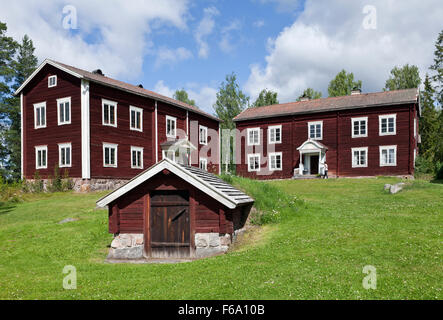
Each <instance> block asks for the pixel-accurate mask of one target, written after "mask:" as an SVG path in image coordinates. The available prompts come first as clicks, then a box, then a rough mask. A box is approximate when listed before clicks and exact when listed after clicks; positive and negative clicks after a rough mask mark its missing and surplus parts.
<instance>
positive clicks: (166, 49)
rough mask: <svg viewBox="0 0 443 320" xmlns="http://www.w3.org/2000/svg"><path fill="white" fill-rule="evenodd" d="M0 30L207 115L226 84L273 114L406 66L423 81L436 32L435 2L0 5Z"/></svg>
mask: <svg viewBox="0 0 443 320" xmlns="http://www.w3.org/2000/svg"><path fill="white" fill-rule="evenodd" d="M0 7H1V8H2V10H1V11H0V21H2V22H6V23H7V25H8V33H9V35H12V36H13V37H15V38H16V39H20V38H21V37H23V35H24V34H28V35H29V36H30V37H31V39H32V40H33V41H34V45H35V47H36V55H37V57H38V58H39V60H40V61H43V60H44V59H45V58H52V59H54V60H58V61H61V62H64V63H67V64H71V65H74V66H77V67H79V68H83V69H86V70H93V69H97V68H100V69H102V70H103V71H104V73H105V74H106V75H108V76H111V77H113V78H117V79H119V80H123V81H126V82H129V83H133V84H139V83H142V84H143V85H144V87H145V88H147V89H151V90H154V91H157V92H159V93H161V94H164V95H167V96H172V94H173V92H174V91H175V90H176V89H180V88H184V89H186V90H187V91H188V93H189V95H190V97H191V98H192V99H195V100H196V102H197V105H198V106H199V107H201V108H202V109H203V110H205V111H207V112H210V113H213V108H212V105H213V103H214V102H215V98H216V97H215V95H216V92H217V90H218V87H219V85H220V83H221V82H222V81H223V80H224V78H225V76H226V75H227V74H229V73H231V72H235V73H236V74H237V75H238V82H239V84H240V86H241V89H242V90H243V91H244V92H245V93H246V94H247V95H249V96H250V97H251V101H254V100H255V98H256V96H257V95H258V93H259V92H260V91H261V90H262V89H264V88H268V89H271V90H274V91H276V92H278V96H279V100H280V102H288V101H294V100H295V99H296V98H297V97H298V96H299V95H300V94H301V93H302V92H303V90H304V89H306V88H307V87H312V88H314V89H316V90H319V91H321V92H322V93H323V96H327V85H328V82H329V81H330V80H331V79H332V78H333V77H334V76H335V75H336V74H337V73H338V72H339V71H340V70H341V69H346V70H347V71H352V72H353V73H354V74H355V77H356V78H357V79H360V80H362V81H363V91H364V92H375V91H381V90H382V88H383V86H384V84H385V81H386V79H387V78H388V76H389V71H390V70H391V69H392V68H393V67H394V66H396V65H403V64H406V63H410V64H415V65H417V66H418V67H419V69H420V73H421V76H422V77H424V75H425V73H426V72H429V69H428V68H429V66H430V65H431V64H432V59H433V51H434V43H435V40H436V38H437V35H438V33H439V32H440V31H441V30H442V28H443V24H442V22H441V21H442V19H441V18H442V17H443V5H442V2H441V0H427V1H426V5H423V3H422V2H420V1H416V0H401V1H400V0H371V1H366V0H352V1H350V0H241V1H228V0H223V1H216V0H207V1H203V0H201V1H190V0H162V1H157V0H131V1H123V0H108V1H91V0H71V1H63V0H58V1H44V2H42V1H33V0H21V1H13V2H11V1H9V0H0Z"/></svg>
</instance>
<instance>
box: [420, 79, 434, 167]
mask: <svg viewBox="0 0 443 320" xmlns="http://www.w3.org/2000/svg"><path fill="white" fill-rule="evenodd" d="M424 85H425V88H424V91H423V92H421V97H420V98H421V108H422V113H421V119H420V126H419V127H420V135H421V144H420V155H421V156H422V157H424V158H425V159H427V160H429V161H430V162H434V161H435V160H437V159H435V150H436V149H437V147H438V143H439V141H438V140H439V137H438V129H439V123H438V112H437V110H436V108H435V105H434V93H435V92H434V89H433V88H432V85H431V81H430V79H429V76H428V75H426V78H425V83H424Z"/></svg>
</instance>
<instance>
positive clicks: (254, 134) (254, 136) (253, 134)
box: [246, 128, 260, 146]
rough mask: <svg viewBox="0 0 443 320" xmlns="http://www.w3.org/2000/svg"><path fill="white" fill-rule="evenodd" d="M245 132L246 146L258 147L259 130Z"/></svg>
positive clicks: (251, 129)
mask: <svg viewBox="0 0 443 320" xmlns="http://www.w3.org/2000/svg"><path fill="white" fill-rule="evenodd" d="M246 132H247V134H248V146H258V145H260V128H250V129H248V130H246Z"/></svg>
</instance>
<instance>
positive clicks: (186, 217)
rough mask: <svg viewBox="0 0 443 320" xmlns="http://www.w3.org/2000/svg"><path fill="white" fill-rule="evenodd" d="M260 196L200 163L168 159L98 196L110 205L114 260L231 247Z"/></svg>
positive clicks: (100, 203)
mask: <svg viewBox="0 0 443 320" xmlns="http://www.w3.org/2000/svg"><path fill="white" fill-rule="evenodd" d="M253 203H254V200H253V199H252V198H251V197H249V196H248V195H246V194H245V193H243V192H242V191H240V190H238V189H236V188H234V187H233V186H232V185H230V184H228V183H226V182H225V181H223V180H221V179H220V178H218V177H217V176H215V175H213V174H211V173H208V172H206V171H204V170H201V169H199V168H196V167H190V166H184V165H181V164H178V163H175V162H173V161H171V160H169V159H163V160H162V161H160V162H158V163H157V164H155V165H153V166H152V167H151V168H149V169H147V170H145V171H144V172H142V173H141V174H139V175H138V176H136V177H134V178H133V179H131V180H130V181H128V182H127V183H126V184H125V185H123V186H122V187H120V188H118V189H116V190H115V191H113V192H111V193H110V194H108V195H107V196H105V197H104V198H102V199H100V200H99V201H97V205H98V206H99V207H106V206H107V207H108V213H109V232H110V233H113V234H114V240H113V241H112V244H111V250H110V253H109V256H108V258H110V259H142V258H201V257H206V256H211V255H215V254H219V253H222V252H225V251H226V250H227V249H228V247H229V245H230V244H231V243H232V241H233V238H234V236H235V234H236V233H235V231H236V230H239V229H241V228H243V226H244V224H245V222H246V219H247V217H248V215H249V211H250V210H251V208H252V205H253Z"/></svg>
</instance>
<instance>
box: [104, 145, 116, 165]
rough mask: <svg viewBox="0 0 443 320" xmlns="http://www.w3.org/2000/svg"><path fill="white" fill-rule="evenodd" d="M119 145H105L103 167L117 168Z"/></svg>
mask: <svg viewBox="0 0 443 320" xmlns="http://www.w3.org/2000/svg"><path fill="white" fill-rule="evenodd" d="M117 151H118V145H117V144H112V143H103V167H111V168H117Z"/></svg>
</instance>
